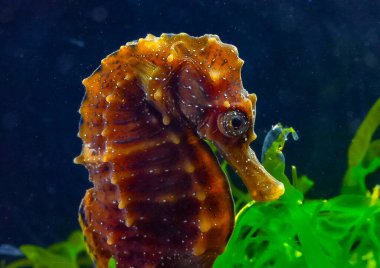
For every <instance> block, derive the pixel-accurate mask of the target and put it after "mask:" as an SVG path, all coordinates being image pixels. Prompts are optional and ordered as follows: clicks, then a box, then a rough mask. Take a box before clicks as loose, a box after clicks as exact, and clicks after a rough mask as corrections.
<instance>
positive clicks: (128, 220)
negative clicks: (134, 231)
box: [125, 216, 135, 227]
mask: <svg viewBox="0 0 380 268" xmlns="http://www.w3.org/2000/svg"><path fill="white" fill-rule="evenodd" d="M134 222H135V220H134V219H133V218H132V217H128V216H127V217H125V225H126V226H127V227H131V226H132V225H133V223H134Z"/></svg>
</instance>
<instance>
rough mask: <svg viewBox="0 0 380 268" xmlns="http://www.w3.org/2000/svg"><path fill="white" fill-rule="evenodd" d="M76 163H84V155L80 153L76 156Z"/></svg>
mask: <svg viewBox="0 0 380 268" xmlns="http://www.w3.org/2000/svg"><path fill="white" fill-rule="evenodd" d="M74 164H83V155H78V156H77V157H75V158H74Z"/></svg>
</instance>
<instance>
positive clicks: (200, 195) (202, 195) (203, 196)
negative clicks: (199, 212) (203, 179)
mask: <svg viewBox="0 0 380 268" xmlns="http://www.w3.org/2000/svg"><path fill="white" fill-rule="evenodd" d="M196 196H197V199H198V200H199V201H204V200H205V199H206V193H205V192H204V191H198V192H197V193H196Z"/></svg>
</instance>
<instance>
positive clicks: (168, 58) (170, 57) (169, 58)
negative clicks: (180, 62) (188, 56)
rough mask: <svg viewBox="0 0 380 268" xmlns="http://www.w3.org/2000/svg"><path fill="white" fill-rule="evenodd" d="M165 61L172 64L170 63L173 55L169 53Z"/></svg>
mask: <svg viewBox="0 0 380 268" xmlns="http://www.w3.org/2000/svg"><path fill="white" fill-rule="evenodd" d="M166 60H167V61H168V62H172V61H173V60H174V55H173V53H170V55H169V56H168V57H167V58H166Z"/></svg>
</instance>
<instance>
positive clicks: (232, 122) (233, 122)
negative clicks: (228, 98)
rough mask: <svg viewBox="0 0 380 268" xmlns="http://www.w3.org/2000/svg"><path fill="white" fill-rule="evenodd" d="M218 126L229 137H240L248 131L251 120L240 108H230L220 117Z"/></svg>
mask: <svg viewBox="0 0 380 268" xmlns="http://www.w3.org/2000/svg"><path fill="white" fill-rule="evenodd" d="M218 128H219V130H220V131H221V132H222V133H223V134H224V135H225V136H227V137H238V136H241V135H243V134H244V133H246V132H247V130H248V128H249V121H248V118H247V116H246V115H245V114H244V113H243V112H242V111H239V110H229V111H227V112H225V113H223V114H221V115H220V116H219V118H218Z"/></svg>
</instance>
